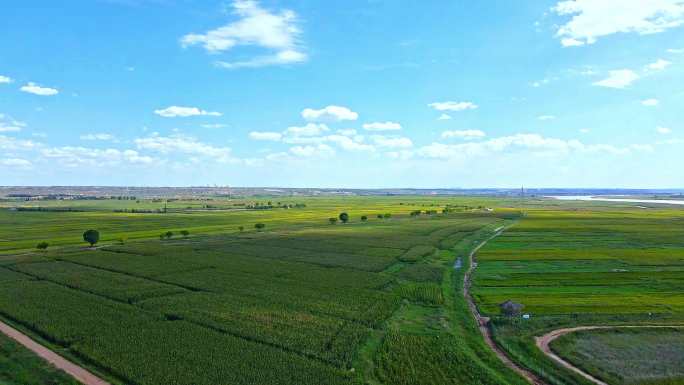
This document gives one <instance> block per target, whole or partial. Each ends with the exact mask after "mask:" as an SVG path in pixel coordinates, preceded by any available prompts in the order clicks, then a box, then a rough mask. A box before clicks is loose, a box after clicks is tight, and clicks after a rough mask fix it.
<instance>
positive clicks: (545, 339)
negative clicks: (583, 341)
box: [535, 325, 684, 385]
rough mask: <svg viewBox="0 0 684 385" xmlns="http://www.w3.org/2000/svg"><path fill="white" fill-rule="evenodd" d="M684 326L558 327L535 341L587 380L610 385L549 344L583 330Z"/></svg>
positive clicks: (560, 362)
mask: <svg viewBox="0 0 684 385" xmlns="http://www.w3.org/2000/svg"><path fill="white" fill-rule="evenodd" d="M681 327H684V326H680V325H615V326H599V325H595V326H577V327H574V328H563V329H556V330H552V331H550V332H548V333H546V334H544V335H543V336H541V337H535V342H536V344H537V347H538V348H539V349H541V351H542V352H544V354H545V355H546V356H547V357H549V358H551V359H552V360H554V361H556V362H557V363H558V364H560V365H561V366H563V367H565V368H567V369H570V370H572V371H573V372H575V373H577V374H579V375H580V376H582V377H584V378H586V379H587V380H589V381H591V382H593V383H594V384H597V385H608V384H607V383H605V382H603V381H601V380H599V379H598V378H596V377H594V376H592V375H591V374H589V373H587V372H585V371H583V370H582V369H580V368H578V367H576V366H574V365H573V364H571V363H569V362H568V361H565V360H564V359H562V358H560V357H559V356H558V355H557V354H556V353H554V352H553V351H552V350H551V347H550V346H549V345H550V344H551V342H553V341H554V340H555V339H556V338H558V337H561V336H564V335H566V334H570V333H574V332H578V331H582V330H597V329H620V328H639V329H646V328H650V329H654V328H681Z"/></svg>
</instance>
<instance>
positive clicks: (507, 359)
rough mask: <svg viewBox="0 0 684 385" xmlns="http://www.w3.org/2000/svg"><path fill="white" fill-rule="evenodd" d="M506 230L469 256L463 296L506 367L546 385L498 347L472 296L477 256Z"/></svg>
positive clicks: (487, 321) (485, 319) (483, 335)
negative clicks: (472, 279)
mask: <svg viewBox="0 0 684 385" xmlns="http://www.w3.org/2000/svg"><path fill="white" fill-rule="evenodd" d="M504 230H505V227H503V226H502V227H499V228H498V229H496V230H494V235H492V236H491V237H489V238H487V239H485V240H484V241H482V242H481V243H480V244H479V245H477V247H475V248H474V249H473V250H472V251H471V252H470V254H468V260H469V261H470V263H469V265H470V266H469V267H468V270H467V271H466V272H465V275H464V277H463V296H464V297H465V299H466V301H468V307H469V308H470V312H471V313H472V314H473V317H474V318H475V321H476V322H477V325H478V327H479V328H480V333H482V337H484V340H485V343H486V344H487V345H488V346H489V347H490V348H491V349H492V350H493V351H494V353H495V354H496V356H497V357H499V360H501V362H503V363H504V365H506V366H508V367H509V368H511V369H512V370H514V371H515V372H516V373H518V374H519V375H521V376H522V377H523V378H525V379H526V380H527V381H528V382H529V383H530V384H534V385H546V383H545V382H544V381H542V380H541V379H540V378H539V377H537V376H536V375H535V374H534V373H532V372H531V371H529V370H527V369H525V368H523V367H521V366H519V365H518V364H516V363H515V362H513V360H511V359H510V357H508V355H507V354H506V352H504V351H503V350H502V349H501V348H500V347H499V345H497V344H496V343H495V342H494V340H493V339H492V334H491V331H490V330H489V326H488V324H489V318H488V317H483V316H482V315H481V314H480V312H479V311H478V310H477V306H475V300H473V297H472V295H470V285H471V280H470V276H471V274H472V272H473V270H475V268H476V267H477V262H476V261H475V254H476V253H477V252H478V251H479V250H480V249H481V248H482V247H483V246H484V245H486V244H487V242H489V241H491V240H492V239H494V238H496V237H497V236H499V235H500V234H501V233H502V232H503V231H504Z"/></svg>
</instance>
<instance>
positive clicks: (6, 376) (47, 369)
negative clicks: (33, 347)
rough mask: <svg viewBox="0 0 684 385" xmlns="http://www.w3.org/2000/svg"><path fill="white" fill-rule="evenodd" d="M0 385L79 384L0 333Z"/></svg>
mask: <svg viewBox="0 0 684 385" xmlns="http://www.w3.org/2000/svg"><path fill="white" fill-rule="evenodd" d="M0 384H3V385H77V384H79V382H78V381H76V380H74V379H72V378H71V377H70V376H68V375H67V374H66V373H63V372H61V371H59V370H58V369H57V368H55V367H53V366H51V365H50V364H48V363H47V362H45V361H43V359H42V358H39V357H37V356H35V355H34V354H33V352H30V351H29V350H27V349H26V348H24V347H23V346H21V345H19V344H17V343H16V342H14V341H13V340H11V339H9V338H8V337H6V336H5V335H4V334H1V333H0Z"/></svg>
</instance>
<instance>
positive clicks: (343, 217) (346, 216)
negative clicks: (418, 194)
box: [328, 213, 392, 225]
mask: <svg viewBox="0 0 684 385" xmlns="http://www.w3.org/2000/svg"><path fill="white" fill-rule="evenodd" d="M391 217H392V214H390V213H386V214H378V216H377V218H378V219H388V218H391ZM338 220H339V221H340V222H342V223H347V222H349V214H347V213H340V215H339V216H338V217H337V218H335V217H331V218H328V222H330V224H331V225H334V224H335V223H337V221H338ZM367 220H368V216H367V215H362V216H361V222H366V221H367Z"/></svg>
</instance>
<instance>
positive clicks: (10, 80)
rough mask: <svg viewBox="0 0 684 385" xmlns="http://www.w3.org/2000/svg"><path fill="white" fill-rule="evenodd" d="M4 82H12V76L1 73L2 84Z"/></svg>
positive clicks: (0, 80)
mask: <svg viewBox="0 0 684 385" xmlns="http://www.w3.org/2000/svg"><path fill="white" fill-rule="evenodd" d="M3 83H5V84H7V83H12V78H10V77H8V76H2V75H0V84H3Z"/></svg>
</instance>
